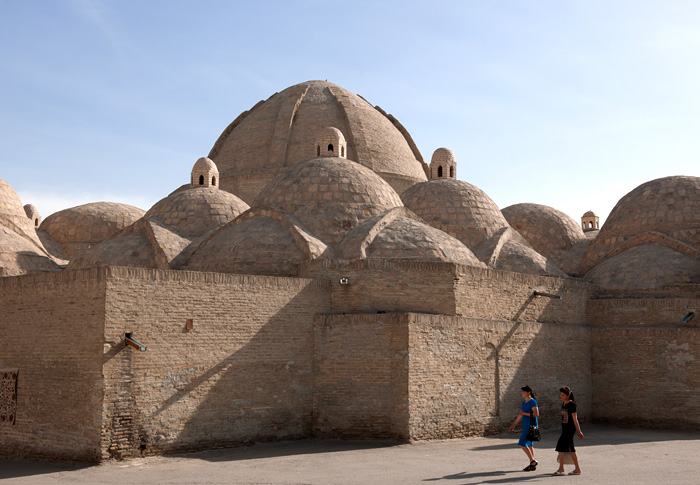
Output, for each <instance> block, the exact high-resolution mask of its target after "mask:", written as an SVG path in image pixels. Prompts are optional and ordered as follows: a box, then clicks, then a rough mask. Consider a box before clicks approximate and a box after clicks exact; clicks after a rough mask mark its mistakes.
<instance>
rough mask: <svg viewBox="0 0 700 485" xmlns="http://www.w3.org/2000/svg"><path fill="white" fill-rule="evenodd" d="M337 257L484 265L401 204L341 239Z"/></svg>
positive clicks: (464, 247)
mask: <svg viewBox="0 0 700 485" xmlns="http://www.w3.org/2000/svg"><path fill="white" fill-rule="evenodd" d="M338 258H340V259H385V260H390V259H401V260H414V261H446V262H451V263H457V264H464V265H468V266H479V267H484V264H483V263H481V262H480V261H479V260H478V259H476V256H474V254H473V253H472V252H471V251H470V250H469V248H467V247H466V246H465V245H464V244H462V243H461V242H460V241H458V240H457V239H455V238H453V237H452V236H450V235H448V234H445V233H444V232H442V231H440V230H438V229H435V228H433V227H431V226H428V225H427V224H424V223H423V222H422V221H420V220H419V218H418V217H417V216H415V215H414V214H412V213H411V211H409V210H408V209H406V208H405V207H397V208H395V209H391V210H390V211H388V212H386V213H385V214H382V215H380V216H376V217H372V218H370V219H368V220H366V221H364V222H363V223H362V224H360V225H359V226H357V227H356V228H355V229H353V230H352V231H351V232H350V233H349V234H348V235H347V236H346V238H345V239H344V240H343V242H342V244H341V246H340V249H339V251H338Z"/></svg>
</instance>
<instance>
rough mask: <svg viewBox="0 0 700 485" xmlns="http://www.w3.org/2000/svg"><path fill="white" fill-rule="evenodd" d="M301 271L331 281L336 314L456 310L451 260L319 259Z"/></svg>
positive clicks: (332, 309)
mask: <svg viewBox="0 0 700 485" xmlns="http://www.w3.org/2000/svg"><path fill="white" fill-rule="evenodd" d="M300 274H301V275H302V276H308V277H313V278H328V279H329V280H330V284H331V311H332V312H334V313H377V312H406V311H413V312H421V313H443V314H447V315H454V313H455V295H454V274H455V265H454V264H452V263H420V262H407V261H378V260H355V261H327V260H316V261H311V262H310V263H305V264H302V265H300ZM340 278H347V279H348V284H347V285H341V284H340Z"/></svg>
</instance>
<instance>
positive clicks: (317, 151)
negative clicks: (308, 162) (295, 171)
mask: <svg viewBox="0 0 700 485" xmlns="http://www.w3.org/2000/svg"><path fill="white" fill-rule="evenodd" d="M316 156H317V157H320V156H321V145H316Z"/></svg>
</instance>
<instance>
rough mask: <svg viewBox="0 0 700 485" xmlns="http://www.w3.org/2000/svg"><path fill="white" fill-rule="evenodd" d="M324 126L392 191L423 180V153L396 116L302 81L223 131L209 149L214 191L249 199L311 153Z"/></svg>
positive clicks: (348, 94)
mask: <svg viewBox="0 0 700 485" xmlns="http://www.w3.org/2000/svg"><path fill="white" fill-rule="evenodd" d="M326 127H336V128H337V129H338V130H339V131H340V132H342V133H343V134H344V135H345V137H346V139H347V140H348V144H347V154H346V157H347V158H348V159H350V160H354V161H356V162H357V163H359V164H360V165H363V166H365V167H367V168H369V169H371V170H373V171H374V172H375V173H377V174H378V175H379V176H380V177H382V178H383V179H384V180H386V181H387V182H388V183H389V184H390V185H391V186H392V187H393V188H394V189H395V190H396V191H397V192H399V193H400V192H402V191H403V190H405V189H406V188H408V187H410V186H411V185H413V184H414V183H417V182H422V181H425V180H427V178H426V173H425V169H424V163H423V158H422V156H421V154H420V152H419V151H418V149H417V148H416V145H415V143H414V142H413V140H412V139H411V136H410V135H409V133H408V131H407V130H406V129H405V128H404V127H403V126H401V124H400V123H399V122H398V121H397V120H396V118H394V117H393V116H391V115H388V114H386V113H385V112H384V111H382V110H381V109H379V108H378V107H375V106H372V105H371V104H369V103H368V102H367V101H365V100H364V99H363V98H361V97H360V96H358V95H356V94H354V93H352V92H350V91H348V90H346V89H343V88H341V87H340V86H336V85H335V84H333V83H330V82H324V81H308V82H304V83H301V84H297V85H294V86H291V87H289V88H287V89H285V90H283V91H280V92H279V93H276V94H274V95H273V96H271V97H270V98H269V99H267V100H266V101H261V102H260V103H258V104H256V105H255V106H254V107H253V108H251V109H250V110H249V111H246V112H244V113H242V114H241V115H240V116H239V117H238V118H236V119H235V120H234V121H233V122H232V123H231V124H230V125H229V126H228V127H227V128H226V130H224V132H223V133H222V134H221V136H220V137H219V139H218V140H217V141H216V144H215V145H214V147H213V148H212V150H211V152H210V153H209V157H210V158H211V159H213V160H214V161H215V162H216V164H217V165H218V167H219V170H220V171H221V177H222V181H221V188H222V189H223V190H228V191H229V192H232V193H234V194H236V195H238V196H239V197H241V198H242V199H243V200H245V201H246V202H248V203H249V204H251V203H252V201H253V200H255V197H256V196H257V195H258V194H259V193H260V190H261V188H262V187H264V184H265V183H267V182H268V181H270V180H272V179H273V178H274V177H275V176H277V175H278V174H279V173H280V172H281V171H282V170H283V169H284V168H285V167H291V166H293V165H295V164H296V163H299V162H302V161H304V160H308V159H310V158H313V157H315V156H317V155H316V145H315V143H314V142H315V141H316V138H317V136H318V135H319V133H320V132H321V130H323V129H324V128H326ZM335 156H336V157H338V156H340V155H339V154H337V152H336V155H335Z"/></svg>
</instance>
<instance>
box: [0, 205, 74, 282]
mask: <svg viewBox="0 0 700 485" xmlns="http://www.w3.org/2000/svg"><path fill="white" fill-rule="evenodd" d="M20 207H21V206H20ZM60 269H61V267H60V266H59V265H58V264H56V263H55V262H54V261H53V260H52V259H51V258H49V257H48V256H47V255H46V254H45V253H43V252H42V251H41V250H40V249H39V248H38V247H37V246H36V245H35V244H33V243H32V242H31V241H30V240H29V239H27V238H25V237H22V236H21V235H19V234H17V233H16V232H14V231H13V230H11V229H9V228H7V227H4V226H2V225H0V276H17V275H23V274H30V273H40V272H44V271H59V270H60Z"/></svg>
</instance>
